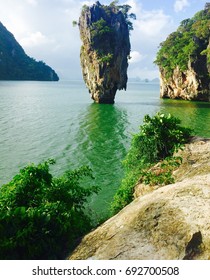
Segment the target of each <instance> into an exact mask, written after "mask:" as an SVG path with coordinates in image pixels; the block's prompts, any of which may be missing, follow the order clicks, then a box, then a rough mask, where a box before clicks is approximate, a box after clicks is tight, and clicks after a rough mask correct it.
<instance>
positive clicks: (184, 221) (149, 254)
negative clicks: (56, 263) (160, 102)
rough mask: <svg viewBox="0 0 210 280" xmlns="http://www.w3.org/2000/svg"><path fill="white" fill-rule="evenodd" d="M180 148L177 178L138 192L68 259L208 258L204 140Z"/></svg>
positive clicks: (209, 181)
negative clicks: (180, 157) (157, 187)
mask: <svg viewBox="0 0 210 280" xmlns="http://www.w3.org/2000/svg"><path fill="white" fill-rule="evenodd" d="M180 153H181V155H182V156H183V158H184V160H183V164H182V165H181V166H180V167H179V169H178V170H177V171H176V174H175V176H176V177H177V179H178V180H179V181H178V182H176V183H175V184H171V185H167V186H164V187H161V188H159V189H156V190H151V192H150V193H141V196H140V197H138V198H136V199H135V200H134V201H133V202H132V203H131V204H129V205H128V206H127V207H125V208H124V209H123V210H122V211H121V212H119V213H118V214H117V215H115V216H114V217H112V218H111V219H109V220H108V221H106V222H105V223H104V224H102V225H101V226H100V227H98V228H97V229H96V230H94V231H93V232H91V233H89V234H88V235H86V236H85V237H84V238H83V240H82V242H81V243H80V245H79V246H78V247H77V248H76V249H75V251H74V252H73V253H72V255H71V256H70V259H109V260H111V259H122V260H126V259H159V260H161V259H173V260H176V259H210V219H209V215H210V164H209V162H210V161H209V159H210V140H205V141H204V140H201V139H200V140H199V141H198V139H197V141H196V142H194V143H191V144H189V145H187V146H186V149H185V150H184V151H182V152H180Z"/></svg>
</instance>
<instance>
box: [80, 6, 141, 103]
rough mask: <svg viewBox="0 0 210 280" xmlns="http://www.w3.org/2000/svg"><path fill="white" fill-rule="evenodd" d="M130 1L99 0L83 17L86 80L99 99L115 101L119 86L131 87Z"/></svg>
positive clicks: (83, 12) (93, 93)
mask: <svg viewBox="0 0 210 280" xmlns="http://www.w3.org/2000/svg"><path fill="white" fill-rule="evenodd" d="M130 8H131V7H130V6H128V5H123V6H118V5H115V2H113V3H111V4H110V5H109V6H105V5H101V4H100V3H99V2H96V4H94V5H93V6H91V7H88V6H86V5H85V6H83V9H82V12H81V16H80V18H79V24H78V25H79V30H80V36H81V40H82V47H81V54H80V59H81V66H82V73H83V78H84V81H85V83H86V85H87V87H88V89H89V92H90V95H91V97H92V99H93V100H94V101H95V102H97V103H110V104H111V103H114V98H115V94H116V91H117V90H122V89H125V90H126V87H127V80H128V77H127V68H128V58H129V55H130V49H131V46H130V40H129V32H130V30H131V29H132V23H131V21H130V19H135V15H134V14H129V9H130Z"/></svg>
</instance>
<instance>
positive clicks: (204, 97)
mask: <svg viewBox="0 0 210 280" xmlns="http://www.w3.org/2000/svg"><path fill="white" fill-rule="evenodd" d="M208 75H210V72H209V70H208V67H207V63H206V57H202V56H201V57H200V58H199V59H196V60H195V61H193V62H191V61H190V60H189V62H188V69H187V70H185V71H182V70H180V67H179V66H178V65H177V66H176V68H175V69H174V70H173V73H172V75H171V76H170V77H169V78H167V77H166V76H167V74H166V71H165V70H164V68H161V67H160V97H161V98H172V99H184V100H199V101H210V79H209V77H208Z"/></svg>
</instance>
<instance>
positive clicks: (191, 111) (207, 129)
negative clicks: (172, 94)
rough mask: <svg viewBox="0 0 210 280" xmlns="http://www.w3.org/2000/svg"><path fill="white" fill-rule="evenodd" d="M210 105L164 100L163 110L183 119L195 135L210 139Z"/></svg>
mask: <svg viewBox="0 0 210 280" xmlns="http://www.w3.org/2000/svg"><path fill="white" fill-rule="evenodd" d="M208 109H210V103H206V102H205V103H204V102H192V101H183V100H170V99H163V100H162V102H161V110H162V111H163V112H165V113H170V114H172V115H174V116H176V117H178V118H180V119H181V121H182V124H183V125H185V126H188V127H190V128H192V129H193V130H194V134H195V135H199V136H203V137H210V110H208Z"/></svg>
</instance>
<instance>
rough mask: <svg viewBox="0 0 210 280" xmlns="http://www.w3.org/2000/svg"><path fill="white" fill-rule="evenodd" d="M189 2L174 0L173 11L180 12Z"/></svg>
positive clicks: (186, 0)
mask: <svg viewBox="0 0 210 280" xmlns="http://www.w3.org/2000/svg"><path fill="white" fill-rule="evenodd" d="M189 5H190V3H189V1H188V0H176V2H175V3H174V11H175V12H176V13H178V12H181V11H182V10H183V9H184V8H185V7H187V6H189Z"/></svg>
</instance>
